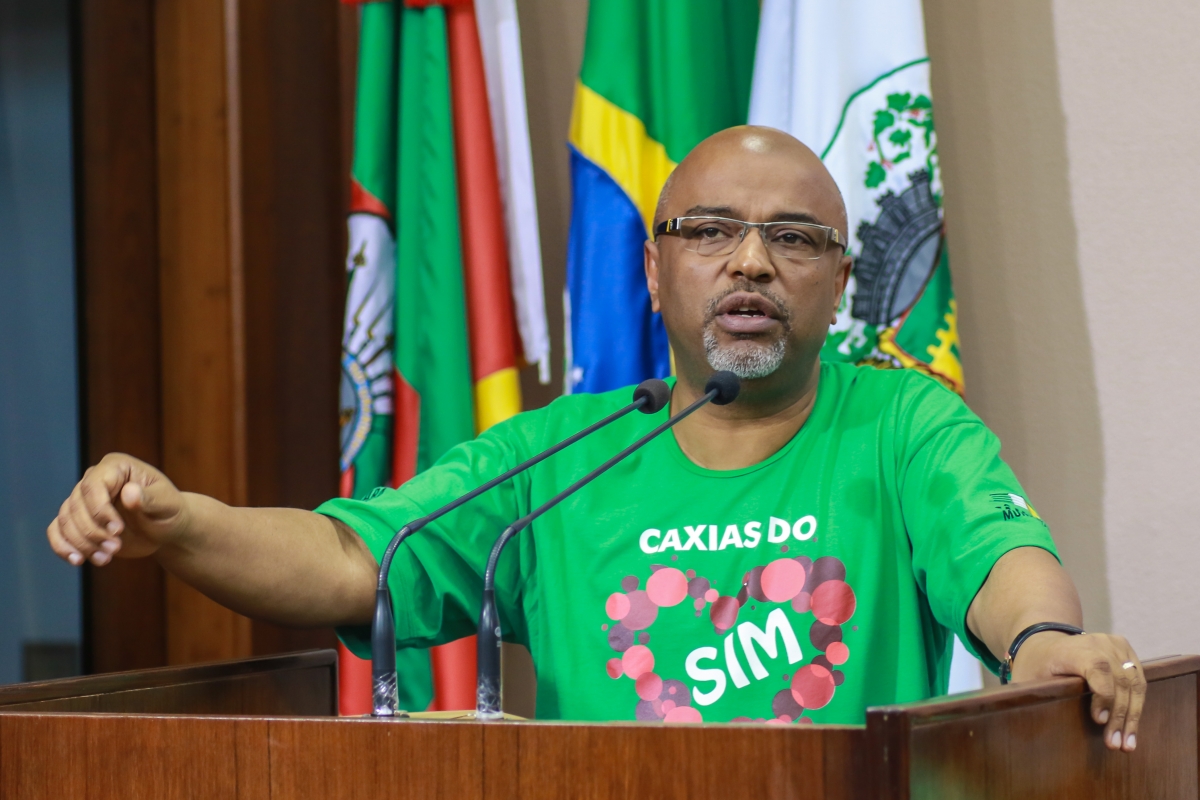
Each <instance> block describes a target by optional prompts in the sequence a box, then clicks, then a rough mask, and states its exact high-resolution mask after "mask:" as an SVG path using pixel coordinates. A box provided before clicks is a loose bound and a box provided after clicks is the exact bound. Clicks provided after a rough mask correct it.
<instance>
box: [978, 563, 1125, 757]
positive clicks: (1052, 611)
mask: <svg viewBox="0 0 1200 800" xmlns="http://www.w3.org/2000/svg"><path fill="white" fill-rule="evenodd" d="M1039 622H1065V623H1067V624H1068V625H1074V626H1076V627H1083V610H1082V608H1081V606H1080V603H1079V594H1078V592H1076V591H1075V584H1074V583H1072V582H1071V578H1070V576H1068V575H1067V573H1066V570H1064V569H1063V568H1062V566H1061V565H1060V564H1059V563H1058V561H1057V560H1056V559H1055V558H1054V556H1052V555H1050V553H1048V552H1046V551H1045V550H1042V549H1041V548H1039V547H1019V548H1017V549H1015V550H1010V551H1009V552H1008V553H1006V554H1005V555H1004V556H1003V557H1001V558H1000V560H999V561H997V562H996V564H995V566H994V567H992V571H991V574H989V575H988V579H987V581H986V582H985V583H984V584H983V588H981V589H980V590H979V594H977V595H976V596H975V599H974V601H972V603H971V607H970V610H969V611H968V612H967V627H969V628H970V629H971V633H973V634H975V636H976V637H978V638H979V640H980V641H982V642H983V643H984V644H986V645H987V647H988V649H989V650H991V652H992V654H993V655H995V656H996V657H997V658H998V659H1000V660H1002V661H1003V660H1004V656H1005V652H1006V651H1007V650H1008V647H1009V645H1010V644H1012V641H1013V639H1015V638H1016V637H1017V635H1018V634H1020V633H1021V631H1023V630H1025V628H1027V627H1029V626H1030V625H1034V624H1036V623H1039ZM1128 663H1132V665H1133V666H1132V667H1131V668H1128V669H1127V668H1125V667H1124V665H1125V664H1128ZM1063 675H1075V676H1079V677H1081V678H1084V679H1085V680H1086V681H1087V682H1088V687H1089V688H1090V689H1091V690H1092V692H1093V696H1092V719H1094V720H1095V721H1096V722H1097V723H1098V724H1100V725H1103V726H1104V743H1105V744H1106V745H1107V746H1108V747H1109V749H1112V750H1117V749H1124V750H1133V749H1134V747H1135V746H1136V745H1137V737H1136V736H1135V733H1136V731H1137V726H1138V719H1139V718H1140V717H1141V714H1142V704H1143V702H1144V700H1145V699H1146V678H1145V676H1144V675H1143V673H1142V665H1141V662H1140V661H1138V657H1137V654H1135V653H1134V652H1133V648H1132V647H1130V646H1129V642H1127V641H1126V640H1125V639H1124V638H1123V637H1121V636H1112V635H1109V634H1105V633H1091V634H1087V635H1085V636H1071V635H1069V634H1065V633H1058V632H1056V631H1046V632H1043V633H1038V634H1035V635H1034V636H1031V637H1030V638H1029V639H1028V640H1026V642H1025V644H1023V645H1022V646H1021V649H1020V651H1019V652H1018V653H1017V658H1016V660H1015V661H1014V662H1013V680H1014V681H1023V680H1038V679H1045V678H1053V677H1059V676H1063Z"/></svg>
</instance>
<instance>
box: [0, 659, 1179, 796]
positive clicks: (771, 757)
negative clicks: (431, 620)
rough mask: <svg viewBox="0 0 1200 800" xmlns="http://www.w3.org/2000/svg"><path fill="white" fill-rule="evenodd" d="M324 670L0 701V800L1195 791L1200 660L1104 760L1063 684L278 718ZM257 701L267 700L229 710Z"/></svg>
mask: <svg viewBox="0 0 1200 800" xmlns="http://www.w3.org/2000/svg"><path fill="white" fill-rule="evenodd" d="M288 659H291V660H290V661H289V660H288ZM331 660H332V654H331V653H329V652H328V651H324V652H317V653H307V654H298V655H296V656H290V657H282V658H274V659H258V660H251V661H245V662H235V663H233V664H216V665H206V666H200V667H191V668H188V670H190V671H187V670H154V671H149V672H144V673H131V674H128V675H125V676H112V677H106V678H103V679H101V678H89V679H82V680H78V681H75V682H74V683H71V682H69V681H54V682H48V683H46V684H41V685H37V686H31V687H27V688H26V689H25V690H24V691H25V693H26V694H25V696H24V698H20V697H18V695H17V692H18V690H17V689H11V690H5V693H0V798H10V797H11V798H39V797H55V798H59V797H89V798H97V799H100V798H116V797H122V798H124V797H147V798H176V797H178V798H184V797H187V798H201V797H238V798H310V797H311V798H318V797H322V798H323V797H331V796H332V797H346V798H363V799H364V800H365V799H366V798H397V797H399V798H435V797H436V798H518V797H519V798H535V799H537V798H560V797H572V798H575V797H578V798H607V797H654V798H659V797H663V798H675V797H678V798H707V797H713V798H716V797H743V796H744V797H755V798H773V797H789V798H830V799H834V800H836V799H837V798H880V797H883V798H951V799H952V798H984V799H987V798H1056V799H1057V798H1076V797H1078V798H1084V797H1086V798H1111V799H1113V800H1115V799H1117V798H1120V799H1121V800H1126V799H1128V800H1135V799H1136V800H1155V799H1157V798H1162V799H1163V800H1180V799H1181V798H1196V797H1197V788H1196V775H1197V772H1196V770H1197V758H1198V754H1200V751H1198V749H1197V737H1196V721H1197V691H1196V690H1197V684H1196V681H1197V675H1198V674H1200V657H1187V658H1175V659H1169V660H1165V661H1160V662H1149V663H1147V666H1146V672H1147V677H1148V678H1149V680H1150V694H1149V699H1148V702H1147V711H1146V715H1145V717H1144V720H1143V727H1142V731H1141V733H1140V734H1139V742H1140V744H1139V748H1138V750H1137V752H1136V753H1134V754H1133V755H1128V754H1121V753H1110V752H1109V751H1107V750H1105V749H1104V748H1103V746H1102V745H1101V743H1100V733H1099V729H1098V728H1097V727H1096V726H1094V725H1093V724H1092V723H1091V722H1090V721H1089V720H1088V719H1087V716H1086V708H1087V702H1088V700H1089V696H1088V695H1087V693H1086V692H1084V691H1083V686H1082V683H1081V682H1080V681H1078V680H1058V681H1051V682H1046V683H1040V684H1029V685H1015V686H1011V687H1007V688H1004V689H1000V690H991V691H985V692H979V693H973V694H970V695H964V696H959V697H952V698H945V699H939V700H934V701H928V702H924V703H913V704H908V705H900V706H889V707H886V708H879V709H870V710H869V711H868V723H867V725H866V726H865V727H864V726H802V725H791V726H782V725H781V726H764V725H699V726H665V727H664V726H648V725H638V724H632V723H612V724H573V723H564V722H501V723H489V724H480V723H475V722H471V721H432V720H374V719H370V718H355V719H338V718H332V717H325V718H321V717H296V716H280V715H281V714H289V713H293V712H291V711H289V710H282V711H281V710H279V706H280V705H286V704H287V703H288V702H291V703H293V704H294V705H293V708H299V707H300V706H302V705H303V698H304V697H305V696H307V694H308V693H310V692H317V691H319V688H318V684H320V682H321V681H322V680H323V681H325V682H326V688H327V689H328V688H331V687H332V686H333V685H335V683H334V681H333V676H332V670H331V669H330V667H332V663H331ZM185 673H186V674H185ZM287 674H291V675H292V676H295V675H306V674H307V675H308V676H309V677H310V678H312V680H311V681H309V682H308V683H305V682H304V681H289V679H286V678H283V679H281V678H282V677H283V676H285V675H287ZM101 680H108V681H110V683H109V684H107V685H104V686H102V685H101V684H100V683H99V681H101ZM89 681H91V682H92V683H91V684H90V685H89V684H88V682H89ZM256 681H258V682H259V683H255V682H256ZM263 681H265V682H266V683H262V682H263ZM239 683H240V685H241V686H242V687H243V688H244V689H245V690H246V691H244V692H243V693H242V694H243V703H244V705H243V706H242V708H243V709H249V708H251V707H252V706H254V703H255V702H259V707H258V708H259V709H261V713H266V714H271V715H273V716H261V717H255V716H251V715H253V714H256V713H260V711H259V710H242V711H239V712H237V716H228V717H214V716H203V717H202V716H186V715H171V716H168V715H163V714H159V715H153V714H131V713H117V714H80V713H46V712H45V711H44V710H41V709H39V710H36V711H30V710H14V709H20V708H25V709H28V708H29V707H30V704H31V703H38V702H41V703H54V702H61V701H63V700H65V699H67V698H68V697H76V698H77V699H80V700H82V699H84V697H85V696H88V697H93V698H94V697H96V696H97V695H101V696H109V697H118V696H121V700H122V702H124V703H125V704H126V706H127V708H126V709H125V711H126V712H127V711H129V710H131V707H141V708H148V707H149V706H148V705H147V704H146V703H145V702H142V699H139V696H138V694H137V693H138V692H139V691H151V692H152V691H155V690H157V691H173V690H174V691H178V692H179V693H178V694H176V695H175V698H176V700H177V701H178V702H180V703H182V704H184V705H187V706H189V707H190V708H195V707H196V706H197V705H200V704H203V703H204V702H210V703H221V702H225V703H226V707H231V706H232V705H233V703H232V702H230V698H232V697H234V696H235V695H236V694H237V692H236V691H233V690H232V688H231V687H234V686H236V685H238V684H239ZM68 684H70V685H68ZM214 685H223V686H224V688H225V693H224V694H220V693H218V692H213V691H211V687H212V686H214ZM267 685H269V686H272V687H273V689H272V690H271V691H273V692H275V694H274V695H272V694H271V692H270V691H267V692H263V689H262V686H267ZM197 687H200V693H199V694H197V693H196V688H197ZM205 687H208V688H205ZM89 692H90V694H87V693H89ZM189 692H191V693H189ZM205 692H207V695H205ZM259 692H263V697H265V698H266V699H265V700H260V701H247V700H246V699H245V698H246V697H248V696H250V695H254V694H255V693H259ZM51 695H53V696H51ZM150 696H151V695H146V697H150ZM205 696H207V698H208V699H207V700H205V699H203V698H204V697H205ZM161 698H162V696H161V695H160V696H159V699H158V700H156V701H155V702H160V701H161ZM281 698H290V699H281ZM327 699H328V698H326V700H322V702H326V701H327ZM16 700H21V701H22V704H21V705H18V704H17V703H16V702H15V701H16ZM272 704H274V705H275V710H273V711H272V710H269V707H270V706H271V705H272ZM45 707H48V706H44V707H43V708H45ZM175 710H178V709H175ZM214 710H216V709H214ZM299 713H311V712H304V711H300V712H299ZM885 718H886V719H885ZM885 749H886V753H885ZM885 755H886V756H887V758H885ZM889 764H891V765H892V766H889ZM896 764H899V765H902V769H899V770H898V769H897V768H896V767H895V766H894V765H896Z"/></svg>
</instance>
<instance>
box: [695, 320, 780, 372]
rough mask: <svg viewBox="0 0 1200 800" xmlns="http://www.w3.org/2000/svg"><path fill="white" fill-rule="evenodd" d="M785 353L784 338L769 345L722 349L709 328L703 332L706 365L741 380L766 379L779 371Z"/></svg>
mask: <svg viewBox="0 0 1200 800" xmlns="http://www.w3.org/2000/svg"><path fill="white" fill-rule="evenodd" d="M786 352H787V341H786V337H780V338H778V339H776V340H775V341H774V342H771V343H770V344H757V343H755V344H753V345H752V346H750V347H744V346H743V347H737V348H733V347H726V348H722V347H721V345H720V344H718V343H717V335H716V334H715V333H713V332H712V329H711V328H706V329H705V331H704V355H705V356H706V357H707V358H708V365H709V366H710V367H712V368H713V369H714V370H716V371H718V372H720V371H721V370H729V371H730V372H732V373H733V374H734V375H737V376H738V377H739V378H741V379H742V380H750V379H753V378H765V377H767V376H768V375H770V374H771V373H772V372H774V371H775V370H777V369H779V365H780V364H782V363H783V356H784V353H786Z"/></svg>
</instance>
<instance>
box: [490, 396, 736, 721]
mask: <svg viewBox="0 0 1200 800" xmlns="http://www.w3.org/2000/svg"><path fill="white" fill-rule="evenodd" d="M720 393H721V391H720V389H716V388H714V389H711V390H710V391H709V392H708V393H707V394H705V395H704V396H703V397H701V398H700V399H699V400H697V401H696V402H694V403H692V404H691V405H690V406H688V407H687V408H685V409H683V410H682V411H680V412H679V413H678V414H676V415H675V416H673V417H670V418H669V419H668V420H667V421H666V422H664V423H662V424H661V425H659V426H658V427H656V428H655V429H654V430H652V431H650V432H649V433H647V434H646V435H645V436H643V437H642V438H640V439H638V440H637V441H636V442H634V443H633V444H631V445H629V446H628V447H626V448H625V449H624V450H622V451H621V452H619V453H617V454H616V455H615V456H613V457H612V458H610V459H609V460H608V461H605V462H604V463H603V464H601V465H600V466H598V467H596V468H595V469H594V470H592V471H591V472H589V473H588V474H587V475H584V476H583V477H582V478H580V479H579V480H577V481H575V483H573V484H571V485H570V486H568V487H567V488H566V489H563V490H562V491H561V492H559V493H558V494H556V495H554V497H552V498H550V499H549V500H547V501H546V502H545V503H542V505H540V506H538V507H537V508H535V509H534V510H533V511H530V512H529V513H528V514H526V515H525V516H523V517H521V518H520V519H519V520H517V521H516V522H514V523H513V524H512V525H509V526H508V527H507V528H505V529H504V533H502V534H500V538H498V539H497V540H496V543H495V544H494V545H492V552H491V554H490V555H489V556H488V561H487V568H486V569H485V570H484V573H483V603H482V605H481V607H480V611H479V631H478V634H477V639H476V646H477V658H476V669H477V675H478V678H477V683H476V687H475V718H476V719H480V720H495V719H501V718H503V716H504V714H503V712H501V710H500V701H501V696H500V695H501V692H500V686H501V684H500V680H501V679H500V633H501V632H500V615H499V613H498V612H497V610H496V563H497V562H498V561H499V560H500V552H501V551H502V550H503V549H504V546H505V545H506V544H508V542H509V541H510V540H511V539H512V538H513V537H514V536H516V535H517V534H518V533H520V532H521V531H522V530H524V529H525V528H526V527H528V526H529V524H530V523H531V522H533V521H534V520H535V519H537V518H538V517H540V516H541V515H542V514H545V513H546V512H547V511H549V510H550V509H552V508H554V507H555V506H556V505H558V504H559V503H561V502H562V501H563V500H566V499H567V498H568V497H570V496H571V495H572V494H574V493H575V492H577V491H579V490H580V489H581V488H583V487H584V486H585V485H587V484H588V483H591V482H592V481H593V480H595V479H596V478H598V477H600V476H601V475H603V474H604V473H605V472H607V471H608V470H609V469H610V468H612V467H613V466H615V465H616V464H618V463H619V462H620V461H622V460H623V459H625V458H627V457H628V456H629V455H630V454H632V453H633V452H634V451H635V450H637V449H638V448H640V447H642V446H643V445H645V444H646V443H648V442H649V441H650V440H651V439H653V438H654V437H656V436H658V435H659V434H660V433H662V432H663V431H665V430H667V429H668V428H671V427H672V426H674V425H675V424H677V423H679V422H682V421H683V420H684V419H686V418H687V417H688V416H689V415H690V414H691V413H692V412H693V411H695V410H696V409H698V408H700V407H701V406H703V405H704V404H705V403H707V402H709V401H710V400H712V399H713V398H715V397H717V396H718V395H719V394H720Z"/></svg>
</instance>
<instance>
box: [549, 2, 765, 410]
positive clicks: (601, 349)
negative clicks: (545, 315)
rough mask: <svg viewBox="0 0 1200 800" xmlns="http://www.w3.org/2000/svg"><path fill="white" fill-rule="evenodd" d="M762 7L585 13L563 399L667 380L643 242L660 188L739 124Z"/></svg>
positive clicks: (637, 6)
mask: <svg viewBox="0 0 1200 800" xmlns="http://www.w3.org/2000/svg"><path fill="white" fill-rule="evenodd" d="M758 5H759V4H758V0H606V2H603V3H600V2H594V3H592V4H591V5H590V7H589V10H588V28H587V39H586V42H585V45H584V53H583V65H582V66H581V67H580V71H579V80H578V82H577V83H576V86H575V101H574V107H573V109H572V114H571V129H570V158H571V198H572V210H571V228H570V233H569V244H568V250H567V289H566V293H565V297H564V311H565V317H566V334H567V343H568V347H567V351H568V352H567V376H566V390H567V391H568V392H571V391H575V392H600V391H606V390H609V389H615V388H618V387H620V386H625V385H628V384H632V383H638V382H639V381H642V380H644V379H646V378H650V377H665V376H666V375H668V374H669V373H670V369H671V365H670V351H669V348H668V346H667V335H666V331H665V329H664V328H663V324H662V319H661V317H660V316H659V315H658V314H653V313H652V312H651V310H650V295H649V292H648V291H647V290H646V279H645V273H644V271H643V266H642V245H643V242H645V241H646V239H647V238H649V236H650V227H651V222H652V220H653V218H654V207H655V204H656V203H657V201H658V193H659V190H661V189H662V186H663V183H664V182H665V181H666V179H667V176H668V175H670V174H671V170H672V169H674V168H675V165H676V164H678V163H679V161H680V160H682V159H683V157H684V156H686V155H687V154H688V152H689V151H690V150H691V149H692V148H693V147H695V146H696V145H697V144H698V143H699V142H700V141H701V140H702V139H704V138H705V137H707V136H709V135H711V134H713V133H715V132H717V131H719V130H721V129H723V128H727V127H730V126H732V125H739V124H743V123H745V122H746V113H747V105H748V103H749V99H750V79H751V74H752V69H753V63H754V44H755V35H756V31H757V27H758Z"/></svg>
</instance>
